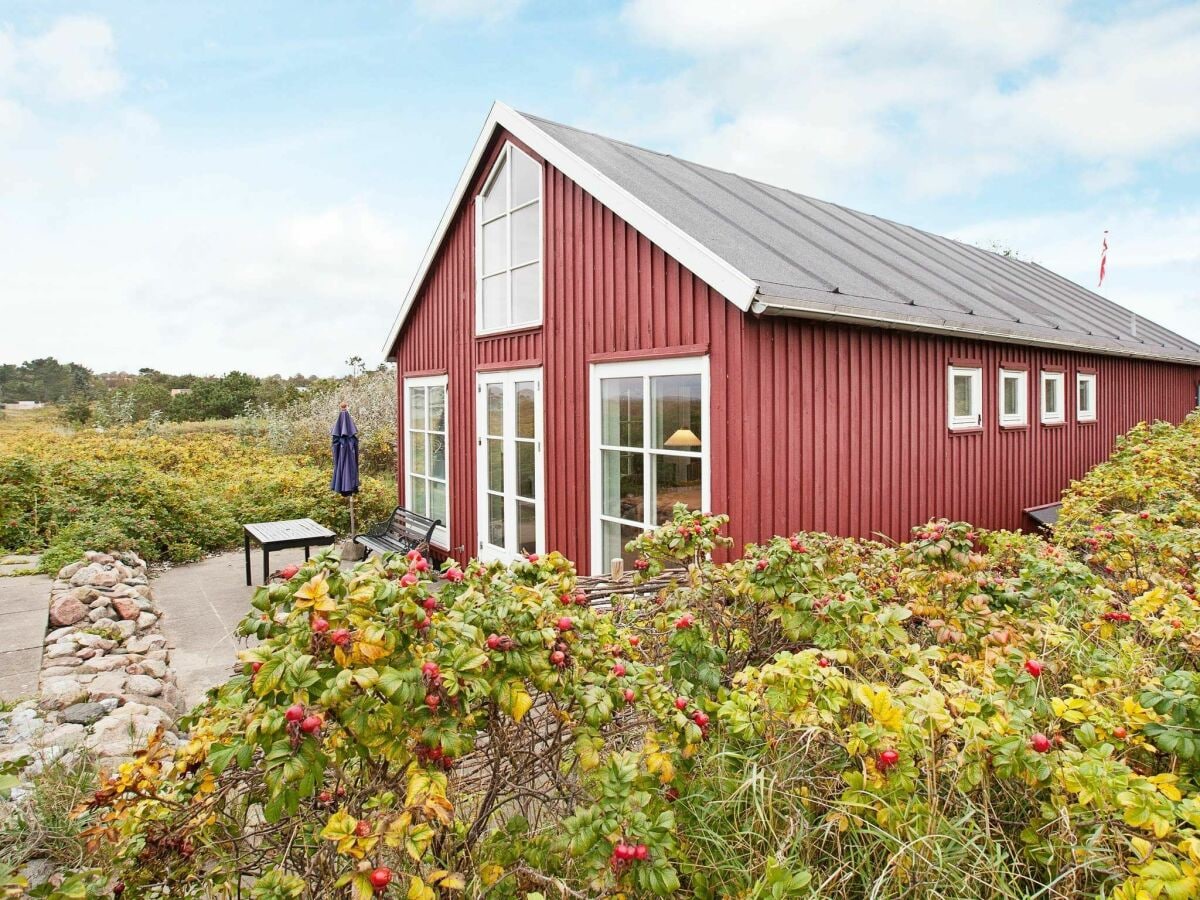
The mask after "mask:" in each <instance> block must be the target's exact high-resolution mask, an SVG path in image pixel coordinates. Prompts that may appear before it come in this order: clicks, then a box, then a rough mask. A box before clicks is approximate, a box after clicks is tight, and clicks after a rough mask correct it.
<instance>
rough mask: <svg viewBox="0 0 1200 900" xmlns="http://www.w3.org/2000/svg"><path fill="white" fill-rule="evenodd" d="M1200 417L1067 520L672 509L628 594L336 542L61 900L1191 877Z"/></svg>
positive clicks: (533, 564)
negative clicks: (358, 550) (343, 564)
mask: <svg viewBox="0 0 1200 900" xmlns="http://www.w3.org/2000/svg"><path fill="white" fill-rule="evenodd" d="M1198 428H1200V423H1198V422H1197V420H1196V419H1195V418H1192V419H1189V420H1188V421H1187V422H1185V423H1184V425H1182V426H1180V427H1179V428H1171V427H1169V426H1153V427H1143V428H1138V429H1135V430H1134V431H1133V432H1132V433H1131V434H1130V435H1129V436H1128V437H1127V438H1126V439H1125V440H1124V442H1123V443H1122V444H1121V445H1120V446H1119V447H1118V449H1117V452H1116V453H1115V455H1114V457H1113V459H1112V460H1111V461H1110V462H1108V463H1105V464H1104V465H1101V466H1100V467H1098V468H1097V469H1096V470H1094V471H1093V472H1092V473H1091V474H1090V475H1088V476H1087V477H1086V478H1085V479H1083V480H1082V481H1081V482H1079V483H1078V484H1076V485H1073V486H1072V488H1071V490H1070V492H1069V495H1068V497H1067V502H1066V505H1065V507H1064V510H1063V519H1062V524H1061V527H1060V530H1059V531H1058V533H1057V542H1056V543H1049V542H1047V541H1046V540H1043V539H1042V538H1041V537H1039V536H1036V535H1023V534H1014V533H1005V532H984V531H979V530H976V529H973V528H972V527H971V526H969V525H967V524H965V523H959V522H948V521H944V520H939V521H932V522H929V523H926V524H924V525H922V526H919V527H918V528H916V529H915V530H914V532H913V534H912V536H911V539H910V540H909V541H907V542H906V543H904V544H901V545H899V546H885V545H883V544H878V543H873V542H866V541H854V540H843V539H839V538H833V537H830V536H828V535H821V534H808V533H798V534H793V535H787V536H780V537H776V538H773V539H772V540H770V541H769V542H767V543H765V544H762V545H751V546H748V547H746V548H745V552H744V554H743V555H742V556H741V557H739V558H737V559H735V560H734V561H732V562H729V563H723V564H715V563H713V562H710V559H711V556H712V551H713V550H714V549H715V548H716V547H717V546H718V545H721V544H723V543H725V540H724V538H723V537H722V532H723V529H724V526H725V525H726V520H725V518H724V517H722V516H712V515H705V514H701V513H693V512H688V511H687V510H684V509H683V508H677V509H676V512H675V516H674V519H673V520H672V521H671V522H669V523H667V524H665V525H663V526H662V527H660V528H658V529H656V530H655V531H653V532H650V533H647V534H645V535H643V536H642V537H641V538H639V539H637V540H636V541H634V542H633V543H632V544H631V545H630V546H631V549H632V550H633V551H634V552H635V553H636V554H637V556H638V564H637V566H636V573H637V574H636V575H635V580H638V581H643V580H645V581H646V583H647V584H653V585H655V586H659V585H662V584H664V582H665V583H666V586H665V587H661V588H659V587H656V588H655V589H653V590H647V591H646V592H645V593H644V594H636V593H633V592H631V593H630V594H629V595H626V596H617V597H616V598H615V599H614V601H613V603H612V606H611V608H596V607H592V606H590V605H588V604H587V602H586V599H584V598H582V595H581V593H580V591H579V587H580V586H579V583H578V581H577V578H576V575H575V573H574V571H573V569H572V567H571V566H570V564H569V563H568V562H567V561H566V560H564V559H562V558H561V557H559V556H558V555H556V554H549V555H547V556H544V557H541V558H539V557H534V556H531V557H528V558H524V559H522V560H519V561H518V562H516V563H514V564H513V565H512V566H510V567H504V566H501V565H499V564H491V565H485V564H482V563H480V562H477V561H473V562H469V563H465V564H460V563H458V562H455V561H453V560H449V561H446V562H445V563H444V564H443V565H441V566H435V565H434V564H433V563H431V562H430V561H429V560H426V559H424V558H422V557H421V556H420V555H418V554H415V553H414V554H410V555H409V556H408V557H389V558H387V559H384V560H378V559H374V560H371V561H368V562H365V563H361V564H359V565H357V566H355V567H354V568H353V569H350V570H343V569H341V568H340V567H339V566H338V564H337V561H336V559H334V558H333V557H331V556H329V555H325V556H322V557H319V558H316V559H314V560H312V561H310V562H309V563H307V564H306V565H305V566H304V567H303V568H300V569H298V570H297V571H295V572H288V573H286V574H287V575H288V576H290V577H289V578H288V580H286V581H280V582H277V583H274V584H272V585H270V586H268V587H263V588H261V589H259V590H258V591H257V592H256V593H255V594H254V597H253V600H252V604H251V605H252V609H251V612H250V614H249V615H248V616H247V617H246V619H245V621H244V622H243V624H242V626H241V630H242V633H243V634H244V635H246V636H248V637H250V636H252V637H254V638H256V639H257V641H258V643H257V644H256V645H255V646H253V647H250V648H247V649H245V650H244V651H242V653H241V660H242V663H241V672H240V673H239V674H237V675H235V676H234V677H232V678H231V679H230V680H229V681H228V682H227V683H226V684H224V685H223V686H221V687H219V688H217V689H215V690H214V691H213V692H212V693H211V694H210V695H209V698H208V699H207V701H206V702H204V703H203V704H201V705H200V706H199V707H197V708H196V709H195V710H194V711H193V712H192V713H191V716H190V720H189V722H188V724H189V725H190V727H191V732H190V735H191V737H190V742H189V743H187V744H186V746H184V747H183V748H182V750H180V751H179V752H177V753H176V754H175V755H174V756H172V755H170V754H169V753H168V752H167V750H166V749H165V747H164V746H163V745H161V744H158V743H154V744H152V745H151V746H150V747H149V748H148V749H147V751H146V752H145V753H144V754H143V755H142V756H141V757H139V758H138V759H136V760H135V761H133V762H131V763H128V764H126V765H125V766H123V767H122V768H121V769H120V770H119V771H118V772H117V773H115V774H114V775H113V776H112V777H111V778H109V779H106V780H105V781H104V782H103V783H102V785H101V787H100V789H99V790H98V791H97V792H96V794H95V795H94V796H93V797H92V798H91V799H90V800H89V802H88V803H87V804H85V805H84V807H83V808H81V814H82V815H83V816H85V817H86V821H87V823H88V828H89V830H88V831H87V833H86V838H87V839H88V840H89V841H90V846H91V848H92V850H93V852H94V853H96V854H97V856H96V858H95V860H96V867H95V868H90V869H84V870H80V871H76V872H74V873H71V874H69V875H67V877H66V879H65V881H63V882H62V884H61V885H60V887H59V888H58V890H59V891H60V895H62V896H67V895H68V894H69V895H71V896H87V895H92V896H106V895H109V894H111V893H121V894H122V896H126V897H153V896H165V895H167V894H170V895H171V896H232V895H235V894H237V893H239V892H241V893H242V894H243V895H249V896H253V897H262V898H277V897H279V898H282V897H329V896H343V895H345V896H354V897H358V898H361V900H366V898H368V897H372V896H395V897H409V898H431V897H443V896H446V897H451V896H458V895H465V896H476V897H482V896H487V897H497V898H505V897H535V898H536V897H576V898H578V897H588V898H591V897H618V896H623V897H643V896H672V895H674V896H698V897H753V898H776V897H800V896H820V897H846V898H851V897H855V898H857V897H906V896H928V897H1013V898H1015V897H1062V898H1067V897H1089V896H1090V897H1105V898H1119V900H1141V898H1158V897H1168V898H1185V897H1194V896H1197V895H1200V786H1198V784H1197V779H1198V777H1200V745H1198V744H1197V731H1196V729H1197V727H1198V726H1200V678H1198V676H1197V671H1196V659H1197V652H1200V606H1198V605H1197V603H1196V600H1195V598H1194V593H1195V578H1196V564H1197V559H1196V556H1195V554H1194V552H1193V547H1194V544H1193V540H1194V538H1193V537H1192V536H1191V534H1190V529H1192V527H1193V521H1194V520H1193V518H1192V517H1193V515H1194V509H1195V508H1196V505H1197V503H1198V502H1200V498H1198V496H1197V492H1196V481H1195V479H1194V478H1193V477H1192V476H1193V473H1194V472H1195V467H1194V463H1193V462H1192V461H1193V460H1194V459H1196V454H1195V450H1196V449H1197V448H1196V446H1195V442H1196V439H1197V437H1196V436H1197V433H1198ZM718 555H719V554H718ZM435 576H440V578H439V579H438V580H437V581H436V582H435V580H434V579H435ZM650 579H653V580H652V581H651V580H650ZM435 584H436V586H437V587H436V590H435Z"/></svg>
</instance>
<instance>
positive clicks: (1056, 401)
mask: <svg viewBox="0 0 1200 900" xmlns="http://www.w3.org/2000/svg"><path fill="white" fill-rule="evenodd" d="M1066 380H1067V378H1066V375H1064V374H1063V373H1062V372H1043V373H1042V424H1043V425H1057V424H1059V423H1061V422H1065V421H1066V413H1065V410H1064V406H1065V404H1064V403H1063V388H1064V385H1065V383H1066Z"/></svg>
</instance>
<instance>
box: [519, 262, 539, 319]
mask: <svg viewBox="0 0 1200 900" xmlns="http://www.w3.org/2000/svg"><path fill="white" fill-rule="evenodd" d="M541 277H542V267H541V264H539V263H534V264H533V265H532V266H523V267H521V268H520V269H513V273H512V286H513V287H512V290H513V312H512V314H513V324H514V325H516V324H519V323H521V322H536V321H537V320H538V319H539V318H540V317H541V314H542V310H541V298H540V296H539V291H540V288H541Z"/></svg>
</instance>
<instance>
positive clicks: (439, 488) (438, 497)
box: [429, 481, 447, 525]
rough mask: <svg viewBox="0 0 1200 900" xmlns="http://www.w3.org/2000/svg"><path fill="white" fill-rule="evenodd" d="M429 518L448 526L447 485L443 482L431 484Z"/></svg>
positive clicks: (432, 482)
mask: <svg viewBox="0 0 1200 900" xmlns="http://www.w3.org/2000/svg"><path fill="white" fill-rule="evenodd" d="M429 518H431V519H437V520H438V521H439V522H441V523H442V524H443V525H445V524H446V522H447V519H446V485H445V484H444V483H443V482H441V481H431V482H429Z"/></svg>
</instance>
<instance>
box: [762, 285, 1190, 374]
mask: <svg viewBox="0 0 1200 900" xmlns="http://www.w3.org/2000/svg"><path fill="white" fill-rule="evenodd" d="M750 311H751V312H752V313H754V314H755V315H759V316H761V315H772V316H785V317H789V318H799V319H815V320H818V321H822V322H840V323H843V324H847V325H873V326H875V327H876V328H888V329H892V330H896V331H917V332H923V333H929V334H943V335H948V336H950V337H961V338H972V339H975V340H980V339H982V340H987V341H994V342H996V343H1002V344H1020V345H1023V346H1032V347H1046V348H1048V349H1052V350H1069V351H1071V352H1073V353H1099V354H1103V355H1105V356H1124V357H1134V358H1137V359H1149V360H1154V361H1156V362H1170V363H1178V364H1182V365H1187V366H1200V358H1197V357H1193V356H1170V355H1166V354H1164V353H1151V352H1148V351H1140V352H1139V351H1138V350H1135V349H1133V348H1130V349H1129V350H1118V349H1113V348H1102V347H1087V346H1084V345H1082V344H1079V343H1075V342H1071V341H1056V340H1053V339H1051V338H1037V337H1028V336H1026V335H1013V334H1008V333H1007V332H1003V331H992V330H990V329H988V328H962V327H959V326H957V325H950V324H948V323H946V322H942V323H940V324H936V323H929V322H907V321H904V320H902V319H892V318H888V317H887V316H882V315H875V314H872V313H867V312H855V311H850V310H847V309H837V308H834V309H829V308H824V307H819V306H797V305H796V303H795V301H792V300H787V299H786V298H780V297H772V296H771V295H769V294H763V293H761V292H760V293H759V294H757V295H756V296H755V298H754V302H753V303H751V304H750Z"/></svg>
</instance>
